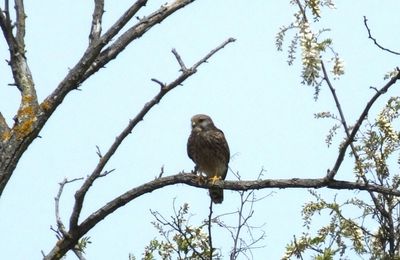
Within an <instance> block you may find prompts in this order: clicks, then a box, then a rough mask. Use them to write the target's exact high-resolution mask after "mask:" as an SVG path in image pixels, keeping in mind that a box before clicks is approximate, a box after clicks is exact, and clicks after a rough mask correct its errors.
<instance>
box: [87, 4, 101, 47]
mask: <svg viewBox="0 0 400 260" xmlns="http://www.w3.org/2000/svg"><path fill="white" fill-rule="evenodd" d="M103 14H104V0H94V10H93V15H92V27H91V28H90V34H89V44H90V43H92V42H93V41H97V40H98V39H99V38H100V35H101V23H102V19H103Z"/></svg>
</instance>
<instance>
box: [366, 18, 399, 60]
mask: <svg viewBox="0 0 400 260" xmlns="http://www.w3.org/2000/svg"><path fill="white" fill-rule="evenodd" d="M364 25H365V28H366V29H367V32H368V39H371V40H372V41H373V42H374V44H375V45H376V46H378V48H379V49H381V50H384V51H387V52H389V53H392V54H395V55H400V52H397V51H392V50H390V49H388V48H385V47H383V46H382V45H380V44H379V43H378V41H377V40H376V39H375V38H374V37H372V34H371V29H370V28H369V26H368V19H367V17H366V16H364Z"/></svg>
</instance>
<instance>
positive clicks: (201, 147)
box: [187, 114, 230, 204]
mask: <svg viewBox="0 0 400 260" xmlns="http://www.w3.org/2000/svg"><path fill="white" fill-rule="evenodd" d="M191 121H192V132H191V133H190V136H189V139H188V143H187V153H188V156H189V158H190V159H192V160H193V162H194V163H195V164H196V167H195V169H196V170H197V171H199V172H200V173H204V174H205V175H206V176H207V177H208V178H209V179H211V180H212V182H215V181H216V180H221V179H222V180H224V179H225V177H226V173H227V171H228V163H229V157H230V156H229V146H228V143H227V142H226V139H225V136H224V133H223V132H222V131H221V130H219V129H218V128H217V127H215V125H214V123H213V121H212V120H211V118H210V117H209V116H207V115H203V114H199V115H195V116H193V117H192V119H191ZM209 193H210V197H211V200H212V202H214V203H216V204H219V203H222V201H223V200H224V191H223V189H220V188H211V189H210V190H209Z"/></svg>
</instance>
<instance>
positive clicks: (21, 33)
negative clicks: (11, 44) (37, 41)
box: [15, 0, 26, 49]
mask: <svg viewBox="0 0 400 260" xmlns="http://www.w3.org/2000/svg"><path fill="white" fill-rule="evenodd" d="M15 11H16V15H17V33H16V37H15V38H16V40H17V43H18V45H19V47H20V48H21V49H25V40H24V38H25V19H26V15H25V8H24V2H23V0H15Z"/></svg>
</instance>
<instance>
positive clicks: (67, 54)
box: [0, 0, 400, 259]
mask: <svg viewBox="0 0 400 260" xmlns="http://www.w3.org/2000/svg"><path fill="white" fill-rule="evenodd" d="M86 2H87V3H83V2H82V3H81V2H79V3H78V2H73V1H65V0H64V1H49V0H45V1H41V2H40V4H39V3H38V2H36V3H34V1H27V2H26V12H27V15H28V19H27V35H26V45H27V49H28V53H27V57H28V62H29V65H30V67H31V71H32V73H33V78H34V81H35V84H36V87H37V92H38V96H39V98H40V100H42V99H43V98H45V97H46V96H47V95H48V94H49V93H50V92H51V91H52V90H53V89H54V88H55V87H56V85H57V84H58V82H60V81H61V80H62V78H63V77H64V76H65V74H66V73H67V72H68V68H69V67H72V66H73V65H74V64H75V62H76V61H77V60H78V59H79V57H80V56H81V54H82V52H83V50H84V49H85V47H86V46H87V43H88V37H87V35H88V31H89V29H90V19H91V12H92V1H86ZM131 2H132V1H127V0H124V1H122V0H121V1H118V4H114V3H112V1H106V7H105V9H106V13H105V15H104V28H107V26H108V25H110V24H111V23H113V21H114V20H115V19H116V18H117V17H118V16H119V15H120V14H121V12H123V10H125V9H126V7H127V6H129V4H130V3H131ZM164 2H165V1H149V4H148V5H147V6H146V8H144V9H143V10H142V11H141V12H140V13H139V15H146V14H148V13H149V12H150V11H151V10H154V9H155V8H157V7H158V6H160V5H161V4H163V3H164ZM336 5H337V10H329V9H326V10H323V19H322V22H321V23H320V24H318V25H317V26H316V27H314V26H313V27H314V28H321V27H322V26H323V25H326V26H328V27H330V28H331V29H332V31H331V32H329V33H327V35H329V36H330V37H332V38H333V43H334V48H335V50H336V51H337V52H339V53H340V55H341V57H342V58H343V59H344V60H345V69H346V74H345V75H344V76H343V77H342V79H341V80H339V81H335V82H334V84H335V87H336V88H337V93H338V95H339V98H340V99H341V102H342V106H343V109H344V111H345V114H346V115H347V119H348V122H349V123H350V124H351V123H352V122H354V120H355V119H356V118H357V117H358V115H359V113H360V111H361V110H362V108H363V104H364V103H365V102H366V100H367V99H368V98H369V97H370V96H371V95H372V94H373V92H372V90H371V89H369V87H370V86H376V87H379V86H381V85H382V84H383V83H384V81H383V75H384V74H385V73H386V72H387V71H389V70H391V69H392V68H394V67H395V66H397V65H399V64H398V58H397V57H395V56H392V55H389V54H387V53H385V52H382V51H380V50H378V49H377V48H376V47H375V46H373V44H372V42H371V41H369V40H368V39H367V33H366V30H365V28H364V25H363V15H366V16H367V17H368V19H369V23H370V26H371V29H372V30H373V33H374V35H375V36H376V37H377V38H378V39H379V40H380V41H381V42H382V44H384V45H386V46H387V47H390V48H394V49H396V48H398V46H399V40H400V39H399V38H400V36H399V34H398V33H397V31H396V30H397V28H399V26H400V19H398V11H399V10H400V2H399V1H397V0H391V1H385V2H384V4H382V1H376V0H375V1H373V0H371V1H360V0H355V1H343V0H342V1H338V2H337V4H336ZM294 10H295V9H294V8H293V7H291V6H290V4H289V1H265V0H253V1H243V0H242V1H239V0H231V1H228V0H198V1H196V2H195V3H193V4H192V5H190V6H188V7H186V8H184V9H183V10H180V11H179V12H177V13H176V14H174V15H173V16H171V17H170V18H168V19H167V20H166V21H164V22H163V23H162V24H160V25H158V26H156V27H155V28H153V29H152V30H151V31H149V32H148V33H146V34H145V35H144V36H143V37H142V38H141V39H139V40H137V41H135V42H133V43H132V44H131V45H130V46H129V47H128V48H127V49H126V50H125V52H123V53H122V54H121V55H120V56H119V57H118V58H117V59H116V60H114V61H112V62H111V63H110V64H108V65H107V68H106V69H103V70H101V71H100V72H99V73H98V74H96V75H94V76H93V77H92V78H90V79H89V80H88V81H87V82H85V83H84V84H83V85H82V87H81V89H82V91H74V92H72V93H71V94H70V95H69V96H68V97H67V98H66V99H65V101H64V103H63V104H62V106H61V107H60V108H59V109H58V110H57V111H56V113H55V114H54V115H53V117H52V118H51V120H49V122H48V124H47V125H46V126H45V128H44V129H43V131H42V132H41V134H40V135H41V136H42V138H40V139H37V140H36V141H35V142H34V143H33V144H32V145H31V147H30V148H29V149H28V151H27V152H26V153H25V155H24V156H23V157H22V159H21V161H20V164H19V165H18V167H17V169H16V171H15V173H14V175H13V176H12V178H11V180H10V182H9V184H8V186H7V188H6V190H5V191H4V193H3V195H2V198H1V200H0V214H1V217H0V230H1V232H0V241H4V242H3V243H0V258H1V259H40V258H41V253H40V250H43V251H44V252H48V251H49V250H50V249H51V248H52V246H53V245H54V243H55V242H56V240H55V236H54V233H53V232H52V231H51V230H50V229H49V227H50V225H52V226H55V216H54V199H53V198H54V196H55V195H56V192H57V190H58V182H60V181H61V180H62V179H63V178H64V177H68V178H71V179H72V178H76V177H82V176H86V175H87V174H90V172H91V171H92V169H93V168H94V167H95V165H96V163H97V159H98V157H97V155H96V148H95V146H96V145H98V146H99V147H100V148H101V150H102V151H106V149H107V148H108V146H109V145H110V144H111V142H113V140H114V137H115V136H116V135H117V134H118V133H119V132H120V131H121V130H122V129H123V128H124V127H125V126H126V124H127V123H128V120H129V119H130V118H132V117H134V115H136V113H137V112H138V110H139V109H141V108H142V107H143V105H144V104H145V102H147V101H148V100H149V99H150V98H151V97H152V96H153V95H155V94H156V93H157V91H158V87H159V86H158V85H157V84H154V82H152V81H150V79H151V78H157V79H159V80H161V81H163V82H169V81H171V80H173V79H175V77H176V76H177V75H178V73H179V72H178V69H179V66H178V64H177V62H176V60H175V59H174V57H173V55H172V54H171V52H170V51H171V49H172V48H176V49H177V51H178V52H179V53H180V55H181V56H182V58H183V60H184V61H185V63H186V65H187V66H189V65H191V64H193V63H194V62H196V61H197V60H198V59H200V58H202V57H203V56H204V55H205V54H206V53H208V51H209V50H211V49H213V48H214V47H216V46H217V45H219V44H220V43H221V42H222V41H224V40H225V39H227V38H228V37H234V38H236V39H237V41H236V42H235V43H233V44H230V45H229V46H227V48H225V49H223V50H222V51H220V52H219V53H218V54H216V55H215V56H214V57H213V58H212V59H211V60H210V62H209V63H207V64H203V65H202V66H201V67H200V69H199V70H198V72H197V74H195V75H194V76H193V77H191V78H190V79H188V80H187V81H186V82H185V83H184V85H183V86H180V87H178V88H177V89H175V90H173V91H172V92H171V93H169V94H168V95H167V96H166V97H165V98H164V99H163V100H162V101H161V103H160V104H159V105H157V106H156V107H155V108H154V109H153V110H151V111H150V112H149V113H148V114H147V116H146V117H145V118H144V121H142V122H141V123H140V124H139V125H138V126H137V128H135V129H134V131H133V134H132V135H130V136H129V137H128V138H127V140H126V141H125V142H124V143H123V145H122V146H121V148H120V149H119V150H118V152H117V153H116V154H115V156H114V158H113V159H112V160H111V161H110V163H109V165H108V166H107V169H113V168H115V169H116V170H115V172H113V173H112V174H111V175H109V176H107V177H106V178H102V179H99V180H98V181H96V182H95V185H94V186H93V187H92V189H91V190H90V192H89V193H88V196H87V198H86V200H85V205H84V214H83V216H82V218H84V217H85V216H87V215H88V214H90V213H91V212H93V211H94V210H96V209H98V208H99V207H101V206H102V205H104V204H105V203H106V202H108V201H109V200H111V199H112V198H114V197H115V196H117V195H119V194H122V193H123V192H125V191H127V190H128V189H130V188H132V187H135V186H138V185H140V184H143V183H144V182H147V181H150V180H152V179H153V178H154V177H155V176H156V175H158V174H159V172H160V168H161V166H164V171H165V173H164V174H165V175H171V174H176V173H178V172H180V171H182V170H185V171H189V170H191V169H192V168H193V163H192V161H191V160H190V159H189V158H188V157H187V155H186V141H187V137H188V135H189V132H190V124H189V120H190V117H191V116H192V115H194V114H197V113H206V114H209V115H211V116H212V118H213V119H214V122H215V124H216V125H217V126H218V127H220V128H221V129H222V130H223V131H224V132H225V135H226V138H227V140H228V142H229V145H230V149H231V153H232V154H237V155H236V156H234V158H233V159H232V161H231V163H230V167H231V168H232V169H233V170H234V171H239V172H240V174H241V176H242V178H243V179H254V178H255V177H256V176H257V175H258V173H259V171H260V169H261V168H262V167H264V169H266V171H267V172H266V175H265V177H266V178H291V177H298V178H309V177H321V176H323V175H324V174H325V173H326V170H327V169H328V168H330V167H332V165H333V163H334V161H335V159H336V153H337V145H338V142H339V141H340V139H336V142H335V143H334V144H333V146H332V147H331V148H329V149H328V148H327V147H326V144H325V143H324V139H325V135H326V134H327V131H328V129H329V128H330V126H331V125H332V122H330V121H328V120H315V119H314V116H313V113H316V112H320V111H328V110H331V111H335V107H334V105H333V101H332V98H331V96H330V95H329V92H328V91H327V89H326V88H325V87H323V89H322V91H321V96H320V99H319V101H318V102H314V101H313V89H312V88H308V87H304V86H301V84H300V81H301V78H300V66H299V63H298V61H296V62H295V65H294V66H292V67H288V65H287V63H286V53H285V52H283V53H279V52H277V51H276V48H275V35H276V33H277V32H278V28H279V27H280V26H282V25H286V24H289V23H290V22H291V21H292V13H293V11H294ZM288 39H289V40H290V38H288ZM0 47H1V48H0V57H1V60H4V59H6V58H8V53H7V47H6V46H5V42H4V40H1V41H0ZM398 49H399V48H398ZM0 78H1V79H2V80H1V85H0V100H1V101H0V111H2V112H3V114H4V115H5V116H6V117H7V119H8V122H9V123H10V124H11V122H12V117H13V115H14V113H15V110H16V109H17V107H18V102H19V96H18V95H19V93H18V92H17V90H16V89H14V88H13V87H10V86H7V84H8V83H10V82H12V80H11V78H10V71H9V68H8V66H7V65H6V63H5V62H2V63H1V64H0ZM398 93H399V91H398V88H396V87H395V88H394V89H392V90H391V91H390V93H388V95H398ZM375 111H376V110H375ZM335 112H336V111H335ZM351 167H352V164H351V159H348V160H347V162H346V163H345V164H344V165H343V168H342V169H341V172H340V173H339V175H338V177H340V178H342V179H347V180H353V177H352V175H353V173H352V168H351ZM227 179H231V180H232V179H234V177H233V176H232V175H228V177H227ZM79 185H80V182H76V183H73V184H70V185H68V186H67V187H66V188H65V190H64V194H63V197H62V200H61V207H62V211H61V214H62V216H63V219H64V221H65V223H68V217H69V214H70V212H71V207H72V203H73V194H74V192H75V190H76V189H77V188H78V187H79ZM273 191H274V192H275V193H274V194H273V196H270V197H268V198H266V199H264V200H263V201H260V202H258V203H257V204H256V208H255V214H254V217H253V218H252V224H254V225H261V224H265V226H264V230H265V232H266V239H265V240H264V241H263V242H262V244H263V245H265V247H264V248H262V249H258V250H254V252H253V253H254V256H255V259H278V258H279V257H280V256H282V254H283V252H284V247H285V245H286V243H288V242H289V241H290V240H291V239H292V238H293V235H298V234H300V232H301V231H302V222H301V216H300V210H301V206H302V205H303V204H304V203H305V202H307V201H308V200H309V199H310V196H309V195H308V193H307V191H306V190H300V189H297V190H273ZM270 192H271V190H263V191H258V192H257V193H256V194H257V196H258V197H262V196H264V195H267V194H269V193H270ZM320 192H323V193H324V194H326V195H327V196H331V195H332V194H334V192H332V191H326V190H321V191H320ZM342 194H343V195H341V196H342V197H343V198H346V197H348V196H352V195H354V194H356V193H353V192H344V193H342ZM360 196H361V195H360ZM339 197H340V196H339ZM174 198H176V205H181V204H183V203H184V202H188V203H189V204H190V207H191V212H192V213H193V214H194V215H195V216H194V217H193V218H192V224H194V225H195V224H199V223H200V222H199V221H200V220H202V219H204V218H206V217H207V214H208V205H209V197H208V195H207V191H206V190H203V189H196V188H193V187H188V186H185V185H175V186H171V187H167V188H164V189H161V190H157V191H155V192H153V193H151V194H146V195H144V196H142V197H140V198H138V199H137V200H134V201H132V202H131V203H130V204H128V205H127V206H126V207H124V208H122V209H120V210H118V211H117V212H116V213H114V214H112V215H111V216H110V217H108V218H107V219H105V220H104V221H103V222H102V223H100V224H99V225H97V226H96V227H95V228H94V229H93V230H92V231H91V232H90V233H89V234H88V235H89V236H90V237H91V241H92V244H91V245H90V246H89V248H88V249H87V250H86V252H87V258H88V259H127V258H128V253H133V254H134V255H135V256H137V257H140V256H141V253H142V252H143V249H144V247H145V246H146V245H147V243H148V242H149V241H150V240H151V239H152V238H153V237H155V236H156V235H157V233H156V230H155V229H154V228H153V227H152V225H151V224H150V221H152V220H153V219H152V217H151V215H150V213H149V209H153V210H158V211H160V212H161V213H162V214H164V215H165V216H169V215H171V214H172V203H173V199H174ZM238 202H239V196H238V195H237V193H235V192H231V191H225V200H224V203H223V204H222V205H220V206H216V207H215V208H214V210H215V213H216V214H222V213H225V212H231V211H234V210H236V209H237V207H238ZM227 221H229V220H227ZM233 223H234V222H232V224H233ZM216 232H217V231H216ZM219 232H220V233H221V234H219V236H218V237H217V238H216V239H214V246H216V247H222V252H223V254H224V255H225V256H226V258H227V257H228V252H229V250H230V247H231V245H232V243H231V241H230V240H229V237H228V236H229V234H228V233H226V234H225V233H223V231H222V232H221V231H219ZM266 256H267V258H265V257H266ZM67 259H75V256H73V255H69V256H68V257H67Z"/></svg>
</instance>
